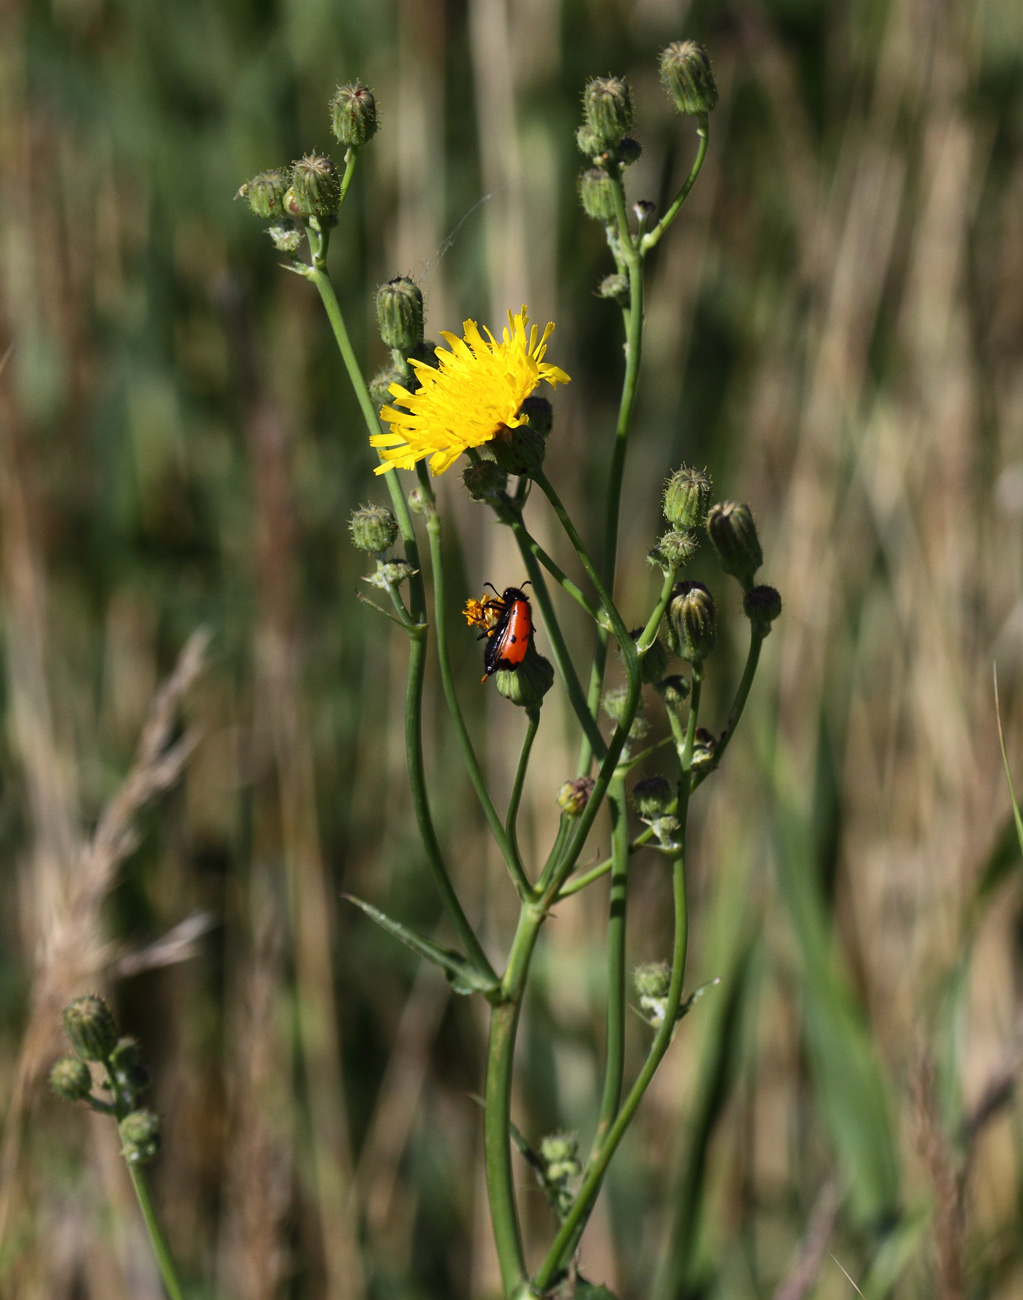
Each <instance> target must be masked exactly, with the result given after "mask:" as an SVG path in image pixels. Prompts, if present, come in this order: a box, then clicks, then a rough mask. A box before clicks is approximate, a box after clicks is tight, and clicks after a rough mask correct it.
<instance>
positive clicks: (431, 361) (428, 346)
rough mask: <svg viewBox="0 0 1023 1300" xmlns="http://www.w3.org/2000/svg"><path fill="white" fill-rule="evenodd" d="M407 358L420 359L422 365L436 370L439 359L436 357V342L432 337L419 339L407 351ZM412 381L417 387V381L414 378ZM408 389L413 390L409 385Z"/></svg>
mask: <svg viewBox="0 0 1023 1300" xmlns="http://www.w3.org/2000/svg"><path fill="white" fill-rule="evenodd" d="M408 359H409V360H410V361H421V362H422V363H423V365H424V366H429V367H430V368H431V369H432V370H436V369H437V367H438V366H439V365H440V361H439V360H438V358H437V344H436V343H434V341H433V339H421V340H420V341H419V342H418V343H417V344H416V345H415V347H414V348H412V349H411V350H410V351H409V354H408ZM414 382H415V384H416V387H418V386H419V381H418V380H415V381H414ZM410 391H414V390H412V389H411V386H410Z"/></svg>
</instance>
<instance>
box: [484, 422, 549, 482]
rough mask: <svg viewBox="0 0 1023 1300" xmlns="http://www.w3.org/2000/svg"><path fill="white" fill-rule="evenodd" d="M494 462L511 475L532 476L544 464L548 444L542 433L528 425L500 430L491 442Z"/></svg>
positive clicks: (505, 427) (506, 427)
mask: <svg viewBox="0 0 1023 1300" xmlns="http://www.w3.org/2000/svg"><path fill="white" fill-rule="evenodd" d="M490 449H491V451H492V452H493V453H494V460H495V461H496V462H497V463H498V465H500V467H501V468H502V469H503V470H506V471H507V472H508V473H509V474H527V475H528V474H532V473H533V471H534V470H537V469H539V468H540V466H541V465H542V464H543V459H544V456H545V455H546V454H547V444H546V443H545V442H544V437H543V434H542V433H539V432H538V431H537V430H536V429H534V428H532V426H531V425H528V424H520V425H517V426H516V427H515V428H514V429H511V428H508V426H507V425H506V426H504V428H503V429H498V431H497V433H495V434H494V436H493V438H492V439H491V442H490Z"/></svg>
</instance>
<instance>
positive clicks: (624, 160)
mask: <svg viewBox="0 0 1023 1300" xmlns="http://www.w3.org/2000/svg"><path fill="white" fill-rule="evenodd" d="M615 157H616V158H617V159H618V161H619V163H621V165H622V166H623V167H631V166H632V164H633V163H635V162H639V160H640V158H642V157H643V146H642V145H641V144H640V142H639V141H638V140H637V139H636V137H635V136H634V135H626V136H623V137H622V138H621V140H619V141H618V148H617V149H616V150H615Z"/></svg>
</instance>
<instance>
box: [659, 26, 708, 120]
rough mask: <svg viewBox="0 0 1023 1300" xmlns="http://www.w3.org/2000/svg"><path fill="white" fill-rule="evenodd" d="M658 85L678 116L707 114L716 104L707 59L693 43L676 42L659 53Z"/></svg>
mask: <svg viewBox="0 0 1023 1300" xmlns="http://www.w3.org/2000/svg"><path fill="white" fill-rule="evenodd" d="M661 84H662V85H663V86H664V89H665V90H666V91H667V92H668V98H669V99H670V100H671V102H672V103H673V104H674V105H675V107H676V108H677V109H678V111H679V112H680V113H685V114H688V115H691V116H695V115H699V114H703V113H709V112H710V111H711V110H712V109H713V107H714V105H715V104H716V103H717V102H718V88H717V86H716V85H715V84H714V74H713V72H711V69H710V55H709V54H708V53H707V51H706V50H705V49H704V48H703V46H702V45H700V44H698V43H697V42H696V41H675V42H674V43H673V44H671V45H669V46H668V48H667V49H666V50H664V51H663V52H662V54H661Z"/></svg>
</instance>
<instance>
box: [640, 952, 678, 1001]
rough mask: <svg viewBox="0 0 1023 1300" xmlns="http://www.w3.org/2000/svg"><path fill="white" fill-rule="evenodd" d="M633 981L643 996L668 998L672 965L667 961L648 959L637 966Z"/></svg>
mask: <svg viewBox="0 0 1023 1300" xmlns="http://www.w3.org/2000/svg"><path fill="white" fill-rule="evenodd" d="M632 982H633V985H634V987H635V989H636V992H637V993H638V994H639V996H640V997H641V998H666V997H667V996H668V989H669V988H670V987H671V967H670V966H669V965H668V963H667V962H666V961H648V962H644V964H643V965H642V966H637V967H636V969H635V970H634V971H633V973H632Z"/></svg>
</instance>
